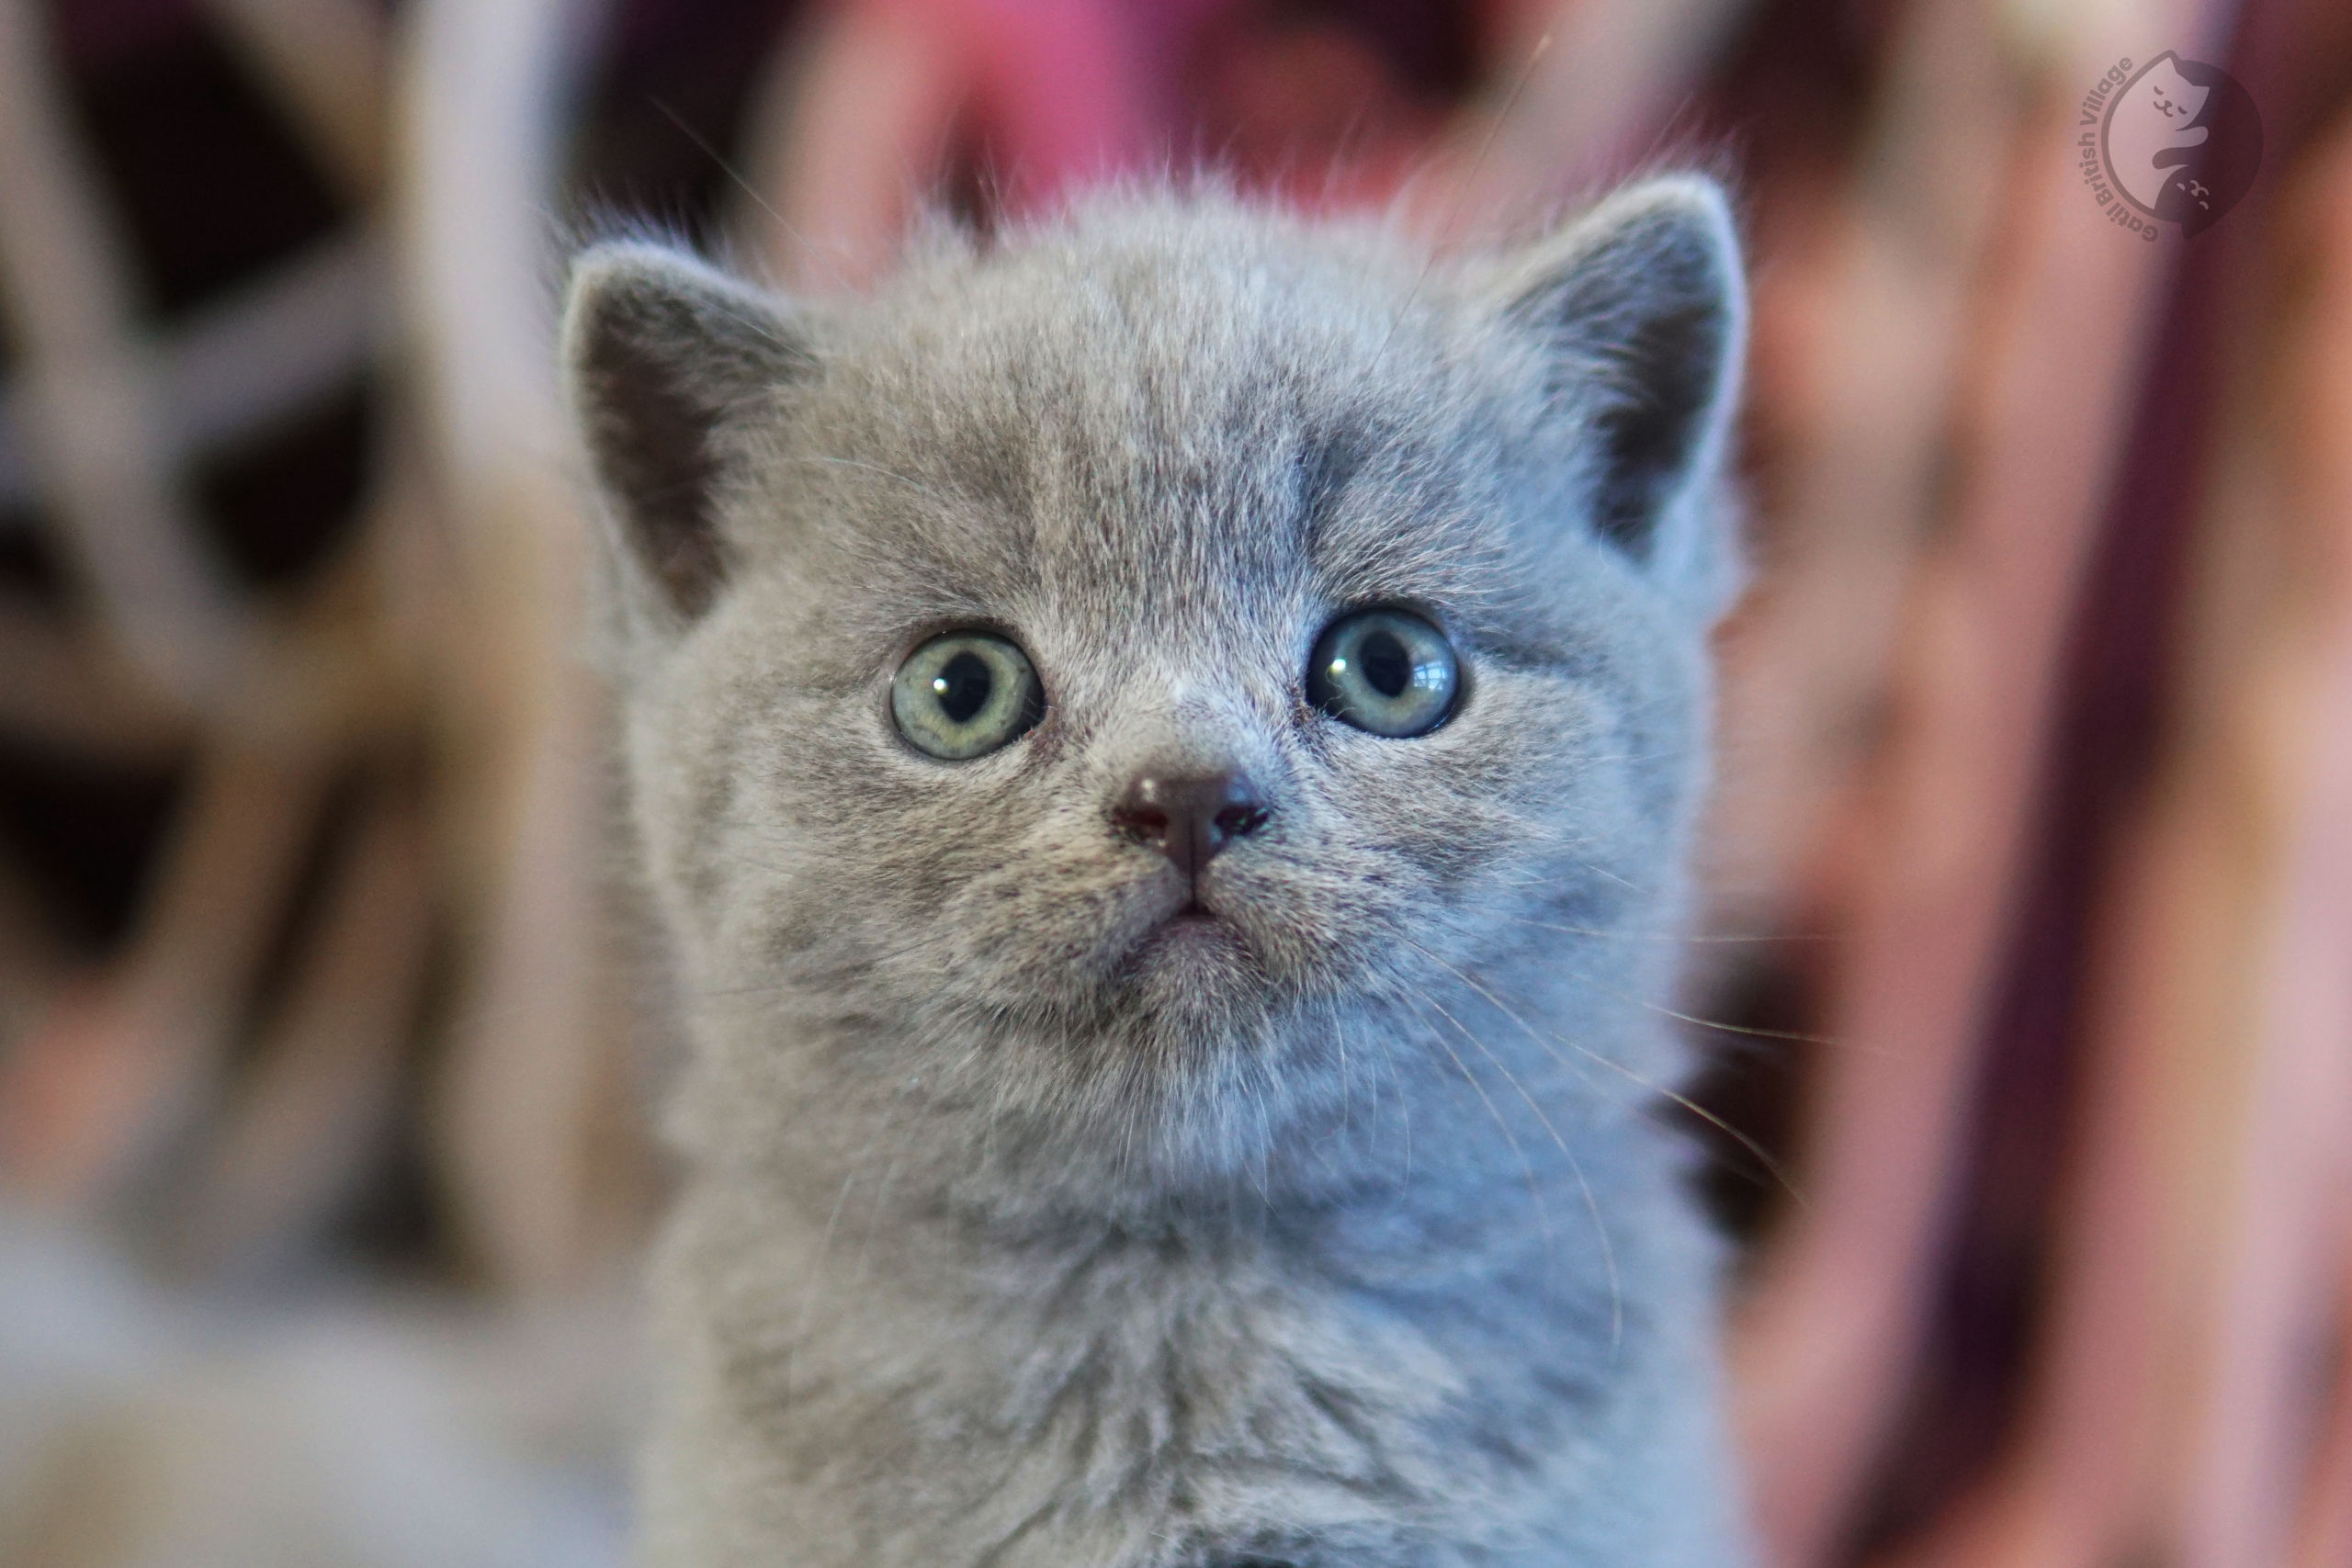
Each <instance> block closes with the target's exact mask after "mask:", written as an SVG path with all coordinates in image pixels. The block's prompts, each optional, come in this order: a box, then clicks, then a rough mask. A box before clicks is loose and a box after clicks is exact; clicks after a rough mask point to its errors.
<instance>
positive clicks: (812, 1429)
mask: <svg viewBox="0 0 2352 1568" xmlns="http://www.w3.org/2000/svg"><path fill="white" fill-rule="evenodd" d="M903 1239H904V1238H902V1241H903ZM826 1272H829V1270H815V1271H811V1272H810V1273H809V1274H808V1276H807V1279H808V1280H809V1282H810V1284H811V1285H813V1289H808V1288H804V1290H803V1291H802V1292H799V1293H797V1299H796V1293H795V1292H785V1293H784V1295H783V1296H782V1297H781V1298H780V1299H778V1300H776V1301H775V1302H774V1303H772V1304H773V1307H774V1309H775V1310H774V1311H772V1312H771V1313H770V1314H767V1316H766V1318H765V1321H764V1322H762V1323H753V1322H751V1321H741V1322H739V1323H738V1324H737V1325H735V1327H734V1330H733V1334H734V1337H735V1343H736V1344H737V1345H738V1346H739V1347H741V1348H745V1349H747V1350H748V1351H749V1353H748V1354H746V1355H744V1356H743V1357H742V1359H740V1360H738V1361H737V1362H736V1363H735V1372H734V1375H732V1376H730V1377H729V1380H728V1381H729V1387H730V1389H731V1390H732V1391H733V1395H734V1397H735V1398H737V1399H738V1400H740V1401H741V1414H742V1415H743V1416H745V1417H746V1418H748V1419H752V1420H753V1421H754V1422H755V1423H756V1424H757V1425H758V1426H760V1427H763V1428H764V1431H765V1434H766V1436H767V1438H768V1440H769V1442H770V1443H771V1444H772V1445H773V1447H772V1449H771V1453H772V1455H773V1457H774V1458H775V1461H777V1464H778V1472H779V1473H778V1479H779V1480H781V1481H783V1482H784V1483H786V1485H787V1486H788V1487H789V1488H791V1489H792V1490H793V1491H795V1492H799V1493H801V1494H802V1495H805V1496H809V1497H812V1498H831V1499H834V1500H836V1501H838V1502H840V1503H841V1505H842V1507H843V1508H844V1509H845V1510H855V1511H862V1517H865V1518H866V1519H868V1520H869V1521H871V1520H873V1519H874V1517H875V1516H874V1513H873V1501H872V1500H873V1499H875V1498H876V1497H891V1498H893V1499H896V1500H897V1502H898V1504H899V1506H898V1507H896V1508H894V1509H893V1510H891V1512H892V1514H893V1516H894V1517H895V1519H896V1522H894V1523H892V1524H890V1525H889V1526H888V1530H887V1531H886V1533H885V1534H877V1535H875V1536H873V1537H872V1538H871V1539H870V1540H865V1542H864V1543H863V1544H862V1545H861V1547H860V1550H861V1551H870V1552H872V1553H875V1554H876V1559H877V1560H883V1561H888V1560H892V1559H893V1558H895V1556H896V1555H897V1554H898V1553H899V1551H900V1550H901V1549H902V1548H906V1547H907V1542H905V1541H903V1540H899V1539H898V1537H899V1535H901V1534H904V1533H907V1532H911V1533H912V1534H913V1535H914V1536H917V1537H922V1538H925V1539H926V1540H928V1538H930V1537H932V1536H933V1535H934V1534H935V1535H936V1537H937V1539H936V1540H930V1542H929V1544H928V1545H926V1546H925V1547H924V1548H922V1550H923V1551H936V1552H939V1553H944V1556H940V1557H934V1558H933V1561H963V1560H965V1559H966V1558H967V1557H968V1556H971V1555H972V1554H971V1552H970V1551H969V1550H968V1549H969V1548H970V1547H971V1546H972V1544H973V1543H974V1542H976V1541H995V1542H998V1543H1000V1544H1003V1545H1006V1546H1007V1549H1008V1553H1009V1554H1008V1555H1006V1556H1005V1557H1003V1558H1001V1559H993V1560H992V1561H1001V1562H1008V1563H1010V1562H1021V1561H1026V1560H1027V1557H1026V1555H1025V1553H1026V1552H1027V1551H1032V1550H1034V1551H1035V1552H1036V1554H1037V1555H1036V1561H1038V1562H1077V1561H1091V1562H1106V1563H1127V1562H1133V1563H1139V1564H1140V1563H1157V1562H1203V1563H1209V1562H1222V1561H1233V1562H1239V1561H1244V1560H1247V1559H1249V1558H1250V1557H1251V1556H1252V1555H1253V1554H1255V1555H1256V1556H1259V1557H1261V1558H1265V1559H1268V1560H1272V1561H1300V1562H1303V1561H1306V1560H1307V1558H1306V1555H1304V1553H1305V1551H1306V1548H1305V1546H1303V1545H1302V1544H1301V1543H1303V1542H1308V1541H1313V1540H1322V1541H1325V1542H1327V1543H1328V1542H1330V1541H1345V1540H1355V1541H1358V1542H1359V1543H1360V1544H1361V1546H1362V1547H1363V1549H1364V1550H1365V1551H1367V1552H1374V1554H1373V1555H1371V1556H1369V1557H1366V1558H1365V1559H1364V1560H1365V1561H1383V1560H1385V1554H1386V1552H1387V1551H1390V1550H1400V1551H1401V1550H1402V1547H1401V1545H1400V1544H1399V1543H1400V1541H1401V1540H1402V1539H1403V1538H1402V1537H1401V1536H1400V1534H1399V1531H1400V1529H1401V1528H1402V1527H1403V1525H1404V1523H1405V1522H1406V1521H1411V1520H1415V1519H1420V1520H1424V1521H1428V1522H1430V1523H1432V1524H1433V1523H1435V1522H1437V1521H1439V1520H1441V1519H1443V1520H1450V1521H1452V1522H1451V1523H1450V1524H1448V1525H1447V1527H1446V1529H1447V1530H1448V1532H1449V1533H1451V1534H1454V1535H1459V1534H1460V1532H1461V1531H1462V1530H1463V1529H1465V1528H1469V1529H1485V1528H1487V1527H1488V1526H1495V1527H1498V1528H1501V1529H1505V1530H1506V1532H1508V1530H1509V1529H1510V1526H1511V1523H1512V1521H1513V1520H1514V1519H1521V1520H1524V1519H1525V1518H1526V1517H1528V1516H1529V1515H1530V1513H1531V1511H1538V1510H1541V1509H1542V1508H1544V1507H1546V1506H1555V1505H1556V1501H1557V1500H1558V1499H1561V1498H1564V1497H1566V1496H1569V1495H1574V1494H1575V1493H1576V1492H1577V1490H1578V1489H1579V1486H1580V1481H1579V1477H1580V1475H1581V1473H1582V1472H1583V1471H1584V1470H1585V1469H1586V1468H1588V1457H1589V1455H1588V1450H1589V1443H1588V1442H1587V1441H1585V1440H1584V1439H1583V1438H1582V1436H1581V1434H1583V1433H1584V1432H1585V1431H1586V1430H1587V1429H1589V1428H1590V1427H1594V1426H1595V1425H1596V1423H1598V1422H1599V1421H1600V1419H1601V1416H1602V1406H1603V1405H1604V1404H1606V1402H1607V1384H1608V1380H1607V1378H1606V1376H1605V1371H1606V1370H1605V1369H1604V1368H1603V1367H1602V1366H1601V1365H1600V1363H1599V1361H1598V1360H1597V1359H1595V1358H1594V1357H1593V1356H1591V1355H1586V1354H1581V1353H1579V1352H1578V1351H1577V1349H1576V1348H1575V1347H1577V1345H1578V1344H1579V1343H1581V1342H1586V1341H1589V1340H1590V1339H1591V1337H1592V1336H1593V1334H1594V1332H1595V1329H1594V1325H1593V1323H1592V1322H1591V1321H1589V1320H1590V1319H1591V1318H1592V1317H1593V1315H1594V1314H1605V1313H1606V1311H1607V1308H1606V1306H1605V1304H1599V1303H1584V1304H1583V1305H1582V1306H1580V1307H1577V1308H1576V1309H1574V1310H1573V1311H1572V1310H1570V1307H1569V1306H1568V1304H1567V1303H1551V1304H1548V1305H1547V1304H1545V1303H1544V1302H1542V1301H1541V1300H1539V1299H1536V1298H1531V1297H1529V1296H1528V1295H1527V1294H1526V1293H1525V1292H1521V1291H1518V1290H1515V1289H1513V1288H1512V1285H1513V1282H1512V1281H1510V1280H1507V1279H1501V1280H1490V1281H1489V1282H1488V1289H1487V1292H1485V1299H1483V1300H1481V1299H1479V1294H1480V1292H1478V1290H1477V1288H1476V1284H1475V1283H1474V1282H1473V1281H1471V1280H1466V1279H1464V1280H1447V1279H1444V1278H1442V1275H1441V1271H1440V1265H1439V1264H1438V1263H1437V1262H1436V1261H1432V1263H1431V1265H1430V1269H1429V1270H1428V1271H1427V1272H1428V1274H1429V1276H1430V1278H1429V1279H1428V1280H1425V1281H1424V1283H1423V1284H1422V1286H1421V1287H1420V1288H1419V1291H1418V1292H1395V1291H1389V1290H1384V1289H1381V1288H1379V1287H1377V1286H1373V1285H1367V1284H1366V1283H1365V1282H1364V1281H1363V1280H1361V1279H1357V1278H1352V1277H1351V1276H1350V1274H1349V1273H1348V1272H1347V1271H1346V1270H1345V1269H1334V1268H1333V1267H1332V1266H1331V1262H1330V1260H1329V1259H1328V1258H1318V1257H1317V1256H1314V1255H1313V1253H1312V1251H1311V1250H1310V1249H1305V1248H1301V1247H1285V1246H1284V1245H1283V1244H1281V1243H1279V1242H1276V1241H1272V1240H1266V1239H1253V1238H1248V1237H1240V1236H1224V1237H1216V1238H1206V1239H1204V1238H1202V1237H1200V1236H1197V1235H1196V1236H1193V1237H1188V1238H1182V1239H1179V1238H1173V1237H1159V1238H1134V1237H1124V1238H1102V1237H1097V1238H1093V1239H1092V1240H1091V1241H1090V1242H1088V1243H1085V1244H1081V1245H1076V1246H1072V1247H1069V1248H1066V1249H1050V1248H1046V1249H1038V1248H1029V1249H1018V1250H998V1249H991V1248H987V1247H976V1246H969V1245H966V1246H961V1247H956V1246H949V1247H940V1246H937V1245H935V1244H922V1243H918V1244H916V1245H902V1246H900V1247H898V1248H896V1249H894V1251H893V1253H892V1255H891V1256H890V1257H889V1258H887V1259H886V1260H883V1261H881V1262H879V1263H876V1262H873V1261H867V1262H865V1263H864V1264H863V1265H859V1264H856V1263H850V1264H849V1265H848V1267H847V1268H846V1269H845V1271H844V1273H843V1274H842V1276H841V1277H837V1278H833V1279H831V1281H830V1282H827V1281H826V1279H825V1274H826ZM724 1332H727V1331H726V1330H724V1329H722V1333H724ZM1621 1351H1622V1344H1621ZM850 1499H858V1500H859V1501H857V1502H855V1503H854V1504H853V1503H851V1502H850V1501H849V1500H850ZM1480 1515H1483V1516H1484V1518H1483V1521H1481V1520H1480V1519H1479V1516H1480ZM1465 1519H1467V1520H1469V1521H1471V1522H1470V1523H1469V1524H1467V1525H1465V1524H1464V1520H1465ZM861 1529H862V1527H861ZM1175 1541H1186V1542H1192V1543H1194V1545H1195V1546H1196V1547H1197V1549H1198V1550H1197V1551H1193V1549H1192V1548H1189V1547H1188V1548H1187V1549H1186V1551H1187V1552H1188V1553H1189V1555H1183V1554H1180V1555H1178V1556H1175V1557H1170V1556H1169V1555H1168V1549H1169V1543H1170V1542H1175ZM1020 1542H1027V1543H1029V1545H1028V1546H1027V1547H1025V1548H1024V1547H1019V1546H1018V1545H1017V1543H1020ZM1047 1542H1051V1543H1052V1544H1051V1546H1050V1549H1048V1547H1047V1545H1046V1543H1047ZM1384 1543H1385V1544H1384ZM1375 1548H1378V1549H1379V1550H1378V1551H1374V1549H1375ZM1314 1560H1315V1561H1318V1562H1319V1561H1320V1560H1321V1559H1320V1558H1316V1559H1314Z"/></svg>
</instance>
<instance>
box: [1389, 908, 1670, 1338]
mask: <svg viewBox="0 0 2352 1568" xmlns="http://www.w3.org/2000/svg"><path fill="white" fill-rule="evenodd" d="M1406 945H1407V946H1408V947H1418V945H1419V944H1417V943H1415V942H1411V941H1410V939H1408V940H1407V942H1406ZM1416 989H1417V990H1418V987H1416ZM1420 995H1421V999H1422V1000H1424V1001H1427V1002H1428V1003H1429V1004H1430V1006H1431V1007H1433V1008H1435V1009H1437V1010H1438V1012H1439V1014H1440V1015H1441V1016H1442V1017H1443V1018H1444V1020H1445V1021H1446V1022H1448V1023H1450V1024H1452V1025H1453V1027H1454V1029H1455V1030H1456V1031H1457V1032H1459V1033H1460V1034H1461V1036H1462V1038H1463V1039H1464V1040H1466V1041H1468V1042H1469V1043H1470V1044H1471V1045H1472V1046H1473V1047H1474V1048H1475V1049H1476V1051H1477V1053H1478V1054H1479V1055H1482V1056H1484V1057H1486V1058H1487V1061H1488V1062H1489V1063H1491V1064H1493V1066H1494V1068H1495V1070H1496V1071H1497V1072H1498V1073H1500V1074H1502V1076H1503V1081H1504V1082H1505V1083H1507V1084H1509V1085H1510V1087H1511V1088H1512V1089H1514V1090H1516V1091H1517V1092H1518V1094H1519V1097H1520V1099H1521V1100H1525V1101H1526V1102H1527V1108H1528V1109H1529V1110H1530V1111H1533V1112H1534V1113H1535V1120H1536V1121H1537V1122H1539V1123H1540V1124H1541V1125H1542V1126H1543V1128H1544V1132H1546V1133H1548V1134H1551V1138H1552V1142H1553V1143H1554V1144H1555V1145H1557V1147H1558V1148H1559V1151H1560V1153H1561V1154H1562V1156H1565V1157H1566V1160H1567V1162H1568V1169H1569V1170H1570V1171H1571V1172H1572V1173H1573V1174H1574V1175H1575V1177H1576V1179H1577V1190H1579V1191H1581V1192H1582V1193H1583V1194H1584V1202H1585V1210H1586V1213H1589V1214H1590V1215H1591V1217H1592V1231H1593V1235H1595V1236H1596V1237H1597V1238H1598V1239H1599V1240H1600V1261H1601V1266H1602V1268H1603V1269H1606V1270H1607V1272H1608V1275H1609V1354H1610V1356H1611V1358H1612V1359H1613V1358H1614V1357H1615V1356H1616V1355H1617V1354H1618V1353H1619V1351H1620V1350H1621V1349H1622V1348H1623V1345H1624V1338H1625V1292H1624V1287H1623V1282H1622V1281H1621V1280H1620V1279H1619V1277H1618V1273H1617V1247H1616V1244H1615V1243H1614V1242H1613V1241H1611V1239H1610V1236H1609V1226H1608V1224H1606V1223H1605V1222H1604V1221H1603V1220H1602V1219H1601V1217H1600V1200H1599V1199H1598V1198H1596V1197H1595V1196H1594V1195H1593V1190H1592V1183H1591V1182H1590V1181H1589V1180H1587V1179H1586V1178H1585V1174H1584V1164H1583V1162H1582V1161H1580V1160H1578V1159H1577V1156H1576V1151H1575V1150H1573V1149H1571V1148H1569V1147H1568V1144H1567V1140H1566V1139H1565V1138H1563V1137H1561V1136H1560V1130H1559V1129H1558V1128H1557V1127H1555V1126H1554V1125H1553V1124H1552V1119H1551V1117H1549V1116H1547V1115H1545V1114H1544V1108H1543V1106H1541V1105H1539V1104H1537V1103H1536V1100H1535V1097H1534V1096H1533V1095H1532V1094H1530V1093H1528V1092H1527V1086H1526V1085H1524V1084H1522V1083H1521V1082H1520V1081H1519V1077H1518V1075H1516V1074H1514V1073H1513V1072H1512V1071H1511V1070H1510V1068H1509V1067H1507V1066H1504V1065H1503V1062H1502V1059H1501V1058H1500V1057H1498V1056H1497V1055H1495V1054H1494V1053H1493V1052H1492V1051H1490V1050H1488V1049H1487V1045H1486V1043H1485V1042H1484V1041H1482V1040H1480V1039H1479V1038H1478V1037H1477V1036H1476V1035H1475V1034H1473V1033H1471V1032H1470V1031H1469V1030H1468V1029H1467V1028H1465V1027H1464V1025H1463V1022H1462V1021H1461V1020H1460V1019H1458V1018H1455V1017H1454V1016H1453V1013H1451V1012H1449V1011H1448V1010H1446V1007H1445V1004H1444V1003H1442V1002H1441V1001H1439V1000H1438V999H1437V998H1434V997H1431V996H1429V995H1428V994H1427V993H1426V992H1422V993H1420ZM1440 1043H1441V1044H1442V1043H1443V1041H1442V1040H1441V1041H1440ZM1445 1054H1446V1055H1449V1056H1452V1057H1453V1062H1454V1066H1457V1067H1460V1068H1461V1069H1462V1073H1463V1076H1464V1077H1470V1069H1469V1068H1468V1066H1465V1065H1464V1063H1463V1060H1462V1058H1461V1056H1460V1055H1457V1054H1456V1053H1455V1051H1454V1049H1453V1047H1452V1046H1451V1045H1447V1046H1446V1047H1445ZM1470 1084H1471V1087H1472V1088H1474V1089H1477V1090H1478V1098H1479V1099H1480V1100H1485V1101H1486V1105H1487V1111H1488V1112H1489V1113H1490V1114H1491V1115H1493V1117H1494V1118H1495V1125H1496V1126H1498V1127H1500V1128H1501V1129H1502V1133H1503V1136H1504V1137H1505V1138H1506V1139H1509V1140H1510V1146H1511V1152H1512V1153H1513V1154H1516V1155H1518V1156H1519V1161H1520V1164H1521V1167H1522V1168H1525V1169H1526V1171H1527V1186H1528V1191H1529V1193H1530V1195H1531V1196H1533V1197H1534V1198H1535V1207H1536V1212H1537V1213H1538V1215H1539V1216H1540V1217H1541V1218H1542V1220H1543V1224H1544V1237H1545V1239H1546V1240H1547V1241H1548V1240H1549V1239H1550V1238H1551V1236H1552V1227H1551V1216H1550V1212H1549V1211H1548V1210H1547V1209H1546V1208H1545V1207H1544V1200H1543V1197H1542V1195H1541V1194H1540V1193H1537V1192H1536V1190H1535V1168H1534V1167H1533V1166H1532V1165H1530V1164H1529V1163H1528V1159H1527V1155H1526V1152H1525V1151H1524V1150H1522V1149H1521V1147H1520V1145H1519V1140H1518V1138H1517V1137H1515V1136H1513V1135H1512V1134H1511V1131H1510V1123H1508V1122H1505V1121H1504V1120H1503V1117H1502V1112H1501V1111H1498V1110H1497V1109H1496V1106H1495V1102H1494V1101H1493V1100H1490V1099H1488V1098H1487V1091H1486V1089H1484V1088H1482V1087H1480V1086H1479V1084H1478V1080H1477V1079H1476V1078H1475V1077H1470Z"/></svg>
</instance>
